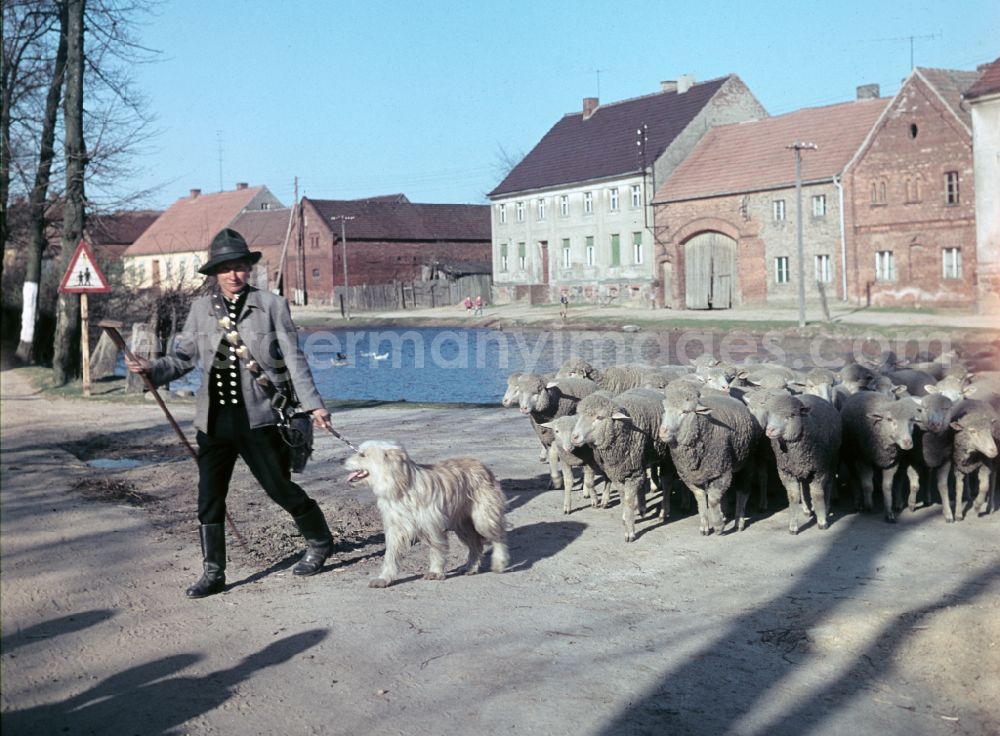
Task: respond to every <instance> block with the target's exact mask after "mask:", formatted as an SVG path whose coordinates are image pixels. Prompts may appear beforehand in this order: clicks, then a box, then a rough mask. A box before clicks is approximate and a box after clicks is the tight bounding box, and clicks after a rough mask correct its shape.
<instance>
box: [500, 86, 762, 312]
mask: <svg viewBox="0 0 1000 736" xmlns="http://www.w3.org/2000/svg"><path fill="white" fill-rule="evenodd" d="M766 116H767V112H766V110H764V108H763V106H762V105H761V104H760V103H759V102H758V101H757V99H756V98H755V97H754V96H753V94H751V92H750V90H749V89H748V88H747V87H746V85H745V84H744V83H743V82H742V80H740V78H739V77H737V76H736V75H729V76H726V77H721V78H719V79H713V80H709V81H706V82H701V83H695V81H694V78H693V77H691V76H689V75H684V76H682V77H680V78H678V80H677V81H671V82H663V83H662V84H661V89H660V91H659V92H657V93H655V94H651V95H645V96H642V97H637V98H633V99H628V100H622V101H620V102H613V103H610V104H605V105H602V104H600V101H599V100H598V99H597V98H594V97H588V98H585V99H584V100H583V107H582V110H581V111H579V112H575V113H569V114H567V115H565V116H563V118H562V119H560V120H559V121H558V122H556V124H555V125H554V126H553V127H552V128H551V129H550V130H549V131H548V132H547V133H546V134H545V136H544V137H543V138H542V139H541V140H540V141H539V142H538V143H537V144H536V145H535V147H534V148H532V150H531V151H530V152H529V153H528V154H527V155H526V156H525V157H524V158H523V159H522V160H521V161H520V162H519V163H518V164H517V165H516V166H515V167H514V168H513V169H512V170H511V171H510V173H509V174H508V175H507V176H506V177H505V178H504V179H503V181H501V182H500V184H498V185H497V187H496V188H495V189H493V191H492V192H490V193H489V198H490V200H491V202H492V205H491V221H492V258H493V279H494V299H495V301H497V302H500V303H503V302H510V301H515V300H530V301H532V302H554V301H557V300H558V299H559V296H560V294H562V293H567V294H568V295H569V296H570V298H571V299H573V300H574V301H576V300H580V301H590V302H598V301H600V302H608V301H612V300H614V301H615V302H616V303H631V304H642V305H648V304H649V297H650V294H651V293H653V290H654V289H655V288H656V287H655V285H656V284H657V283H658V280H659V274H658V273H657V271H656V264H655V261H654V257H653V253H654V239H653V212H652V208H651V201H652V194H653V192H654V191H655V189H656V187H657V186H659V185H660V184H661V183H662V182H663V181H665V180H666V179H667V177H668V176H669V175H670V174H671V173H672V172H673V170H674V169H675V168H676V167H677V166H678V165H679V164H680V163H681V162H682V161H683V160H684V159H685V157H686V156H687V155H688V153H689V152H690V151H691V149H692V148H694V146H695V145H696V144H697V142H698V141H699V139H701V137H702V136H703V135H705V133H706V132H707V131H708V130H709V129H710V128H712V127H713V126H716V125H722V124H726V123H734V122H739V121H743V120H750V119H757V118H763V117H766Z"/></svg>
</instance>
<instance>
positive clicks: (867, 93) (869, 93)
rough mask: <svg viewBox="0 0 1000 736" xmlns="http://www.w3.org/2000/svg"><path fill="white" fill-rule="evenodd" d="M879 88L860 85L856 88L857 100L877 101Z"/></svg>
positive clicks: (875, 85) (873, 85)
mask: <svg viewBox="0 0 1000 736" xmlns="http://www.w3.org/2000/svg"><path fill="white" fill-rule="evenodd" d="M878 97H879V88H878V85H877V84H862V85H859V86H858V99H859V100H877V99H878Z"/></svg>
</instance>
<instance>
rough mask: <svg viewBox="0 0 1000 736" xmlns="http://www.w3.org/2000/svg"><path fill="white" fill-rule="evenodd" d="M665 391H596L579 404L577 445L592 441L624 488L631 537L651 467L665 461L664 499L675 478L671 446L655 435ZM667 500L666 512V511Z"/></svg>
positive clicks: (601, 462)
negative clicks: (608, 392) (670, 463)
mask: <svg viewBox="0 0 1000 736" xmlns="http://www.w3.org/2000/svg"><path fill="white" fill-rule="evenodd" d="M661 397H662V394H660V393H657V392H655V391H650V390H648V389H632V390H630V391H626V392H624V393H622V394H620V395H619V396H615V397H611V396H609V395H608V394H607V393H605V392H603V391H602V392H598V393H593V394H591V395H590V396H587V397H586V398H584V399H583V400H581V401H580V403H579V405H578V406H577V420H576V425H575V426H574V427H573V434H572V443H573V446H574V447H580V446H582V445H589V446H590V447H591V448H592V449H593V452H594V460H595V461H596V462H597V464H598V466H599V467H600V468H601V470H602V471H603V472H604V474H605V476H606V477H607V479H608V480H610V481H611V483H612V485H613V486H614V487H615V489H616V490H617V491H618V493H619V497H620V498H621V500H622V521H623V523H624V525H625V541H626V542H631V541H633V540H635V516H636V510H637V508H638V503H639V499H640V497H641V496H644V494H645V490H646V484H647V478H646V468H650V467H653V466H659V467H660V470H661V473H660V477H661V485H662V487H663V489H664V499H666V498H668V494H669V491H670V483H669V482H664V480H663V479H664V477H665V476H670V475H671V473H670V470H671V468H670V466H669V458H670V455H669V452H668V451H667V450H666V448H665V447H664V446H663V445H662V444H661V443H659V442H657V441H655V439H654V438H655V433H656V428H657V427H658V426H659V422H660V412H661V402H660V399H661ZM665 505H666V500H665V501H664V508H663V511H662V513H664V514H665V513H666V509H665Z"/></svg>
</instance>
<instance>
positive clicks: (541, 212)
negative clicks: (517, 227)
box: [538, 199, 545, 220]
mask: <svg viewBox="0 0 1000 736" xmlns="http://www.w3.org/2000/svg"><path fill="white" fill-rule="evenodd" d="M538 219H539V220H544V219H545V200H544V199H539V200H538Z"/></svg>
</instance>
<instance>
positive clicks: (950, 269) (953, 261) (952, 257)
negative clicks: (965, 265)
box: [941, 248, 962, 279]
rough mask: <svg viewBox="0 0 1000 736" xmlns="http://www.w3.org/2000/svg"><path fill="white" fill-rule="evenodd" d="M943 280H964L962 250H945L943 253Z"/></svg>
mask: <svg viewBox="0 0 1000 736" xmlns="http://www.w3.org/2000/svg"><path fill="white" fill-rule="evenodd" d="M941 278H945V279H960V278H962V249H961V248H944V249H943V250H942V251H941Z"/></svg>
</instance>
